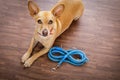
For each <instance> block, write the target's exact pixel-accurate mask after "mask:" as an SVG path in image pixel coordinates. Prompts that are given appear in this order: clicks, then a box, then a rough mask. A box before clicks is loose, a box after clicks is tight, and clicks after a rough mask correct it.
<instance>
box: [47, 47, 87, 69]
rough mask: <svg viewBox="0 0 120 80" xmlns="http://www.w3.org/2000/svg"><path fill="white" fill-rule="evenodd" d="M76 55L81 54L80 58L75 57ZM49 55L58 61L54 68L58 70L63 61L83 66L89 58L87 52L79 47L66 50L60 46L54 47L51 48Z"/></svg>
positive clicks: (51, 58)
mask: <svg viewBox="0 0 120 80" xmlns="http://www.w3.org/2000/svg"><path fill="white" fill-rule="evenodd" d="M56 54H59V55H56ZM74 55H79V57H80V59H76V58H74V57H73V56H74ZM48 57H49V59H50V60H52V61H55V62H58V64H57V66H56V67H55V68H53V70H56V69H57V68H58V67H59V66H60V65H61V64H62V63H63V62H67V63H70V64H72V65H75V66H81V65H83V64H84V63H86V62H88V58H87V57H86V55H85V53H84V52H83V51H81V50H77V49H70V50H64V49H63V48H60V47H53V48H51V49H50V51H49V53H48Z"/></svg>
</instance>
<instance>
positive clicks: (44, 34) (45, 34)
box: [42, 29, 48, 37]
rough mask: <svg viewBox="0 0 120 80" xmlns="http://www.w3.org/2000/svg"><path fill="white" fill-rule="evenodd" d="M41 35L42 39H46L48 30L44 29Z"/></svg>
mask: <svg viewBox="0 0 120 80" xmlns="http://www.w3.org/2000/svg"><path fill="white" fill-rule="evenodd" d="M42 35H43V36H44V37H46V36H47V35H48V30H47V29H44V30H43V31H42Z"/></svg>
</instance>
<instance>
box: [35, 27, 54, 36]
mask: <svg viewBox="0 0 120 80" xmlns="http://www.w3.org/2000/svg"><path fill="white" fill-rule="evenodd" d="M37 33H38V34H39V35H40V36H43V37H47V36H49V35H53V28H51V29H50V31H49V33H48V31H45V30H43V31H42V32H41V33H40V32H37Z"/></svg>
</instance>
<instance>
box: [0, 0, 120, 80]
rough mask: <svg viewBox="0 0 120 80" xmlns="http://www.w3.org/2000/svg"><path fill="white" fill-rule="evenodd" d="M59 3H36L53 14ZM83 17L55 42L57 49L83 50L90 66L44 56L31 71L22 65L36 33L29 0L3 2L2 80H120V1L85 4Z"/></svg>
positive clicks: (0, 26) (46, 0)
mask: <svg viewBox="0 0 120 80" xmlns="http://www.w3.org/2000/svg"><path fill="white" fill-rule="evenodd" d="M57 1H58V0H35V2H37V3H38V5H39V6H40V7H41V10H49V9H50V8H51V7H52V6H53V5H54V4H55V3H56V2H57ZM83 2H84V5H85V11H84V14H83V16H82V17H81V18H80V19H79V20H78V21H74V22H73V23H72V24H71V27H70V28H69V29H68V30H67V31H66V32H64V33H63V34H62V35H61V36H60V37H59V38H57V40H56V41H55V43H54V45H55V46H60V45H62V46H63V48H65V49H70V48H72V47H76V48H78V49H81V50H83V51H84V52H85V53H86V55H87V56H88V58H89V62H88V63H87V64H85V65H83V66H81V67H76V66H72V65H70V64H68V63H63V65H62V66H61V67H60V68H59V69H58V70H57V71H54V72H52V71H51V68H53V67H54V66H55V65H56V64H57V63H55V62H52V61H50V60H49V59H48V57H47V54H45V55H44V56H41V57H40V58H39V59H38V60H37V61H35V63H34V64H33V65H32V66H31V68H27V69H24V68H23V65H21V64H20V59H21V56H22V55H23V54H24V53H25V52H26V50H27V48H28V46H29V43H30V40H31V38H32V35H33V31H34V29H35V23H34V20H33V19H32V18H31V16H30V15H29V13H28V10H27V0H0V80H120V0H83Z"/></svg>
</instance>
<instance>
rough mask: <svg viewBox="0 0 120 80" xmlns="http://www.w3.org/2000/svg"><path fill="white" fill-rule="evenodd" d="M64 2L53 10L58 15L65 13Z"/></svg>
mask: <svg viewBox="0 0 120 80" xmlns="http://www.w3.org/2000/svg"><path fill="white" fill-rule="evenodd" d="M64 8H65V7H64V4H59V5H57V6H56V7H55V8H53V9H52V10H51V12H52V14H53V15H54V16H56V17H60V15H61V14H62V13H63V11H64Z"/></svg>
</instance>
